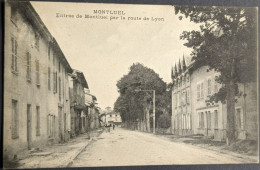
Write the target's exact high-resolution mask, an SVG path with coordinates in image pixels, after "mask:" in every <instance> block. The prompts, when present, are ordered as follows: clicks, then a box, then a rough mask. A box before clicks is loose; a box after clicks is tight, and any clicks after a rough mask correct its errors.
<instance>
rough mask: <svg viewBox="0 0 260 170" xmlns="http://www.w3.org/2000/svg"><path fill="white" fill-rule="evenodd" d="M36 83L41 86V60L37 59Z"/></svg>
mask: <svg viewBox="0 0 260 170" xmlns="http://www.w3.org/2000/svg"><path fill="white" fill-rule="evenodd" d="M36 85H37V86H38V87H39V86H40V66H39V60H36Z"/></svg>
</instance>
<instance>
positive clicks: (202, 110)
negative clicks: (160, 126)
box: [172, 62, 258, 140]
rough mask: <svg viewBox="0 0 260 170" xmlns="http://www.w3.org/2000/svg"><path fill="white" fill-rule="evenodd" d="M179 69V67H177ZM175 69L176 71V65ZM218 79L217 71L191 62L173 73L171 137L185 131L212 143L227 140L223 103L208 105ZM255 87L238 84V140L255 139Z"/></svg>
mask: <svg viewBox="0 0 260 170" xmlns="http://www.w3.org/2000/svg"><path fill="white" fill-rule="evenodd" d="M182 67H183V66H181V65H180V64H179V68H182ZM175 70H177V68H176V66H175ZM217 76H219V73H218V72H215V71H213V70H209V69H208V67H207V66H200V65H198V64H196V63H194V62H193V63H191V64H190V65H189V66H188V67H187V69H183V68H182V70H180V71H179V72H178V71H172V80H173V88H172V109H173V114H172V132H173V133H174V134H178V135H186V134H187V133H186V132H187V131H188V134H202V135H204V136H208V137H210V138H213V139H215V140H225V139H226V128H227V114H228V113H227V106H226V104H223V103H221V102H218V103H209V102H207V101H208V100H209V97H210V96H211V95H214V94H215V93H217V92H218V91H219V89H220V88H221V86H222V85H221V84H219V83H217V82H216V77H217ZM256 87H257V83H256V82H250V83H243V84H239V85H238V89H239V92H240V93H241V94H242V95H241V96H240V97H236V100H237V102H236V104H235V111H236V112H235V125H236V132H235V133H236V136H237V138H238V139H254V140H256V139H257V138H258V128H257V127H258V126H257V125H258V119H256V117H258V112H257V88H256ZM183 89H185V90H184V92H183ZM180 100H183V101H180ZM185 101H186V103H185ZM183 107H186V108H187V109H185V108H183ZM185 115H186V116H185ZM187 115H189V116H188V117H187ZM183 131H184V132H185V133H183Z"/></svg>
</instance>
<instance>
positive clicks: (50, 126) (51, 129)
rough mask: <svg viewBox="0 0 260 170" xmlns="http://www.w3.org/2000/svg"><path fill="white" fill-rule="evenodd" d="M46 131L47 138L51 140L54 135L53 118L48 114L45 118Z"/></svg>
mask: <svg viewBox="0 0 260 170" xmlns="http://www.w3.org/2000/svg"><path fill="white" fill-rule="evenodd" d="M47 131H48V137H49V138H53V137H54V135H55V116H54V115H51V114H49V115H48V116H47Z"/></svg>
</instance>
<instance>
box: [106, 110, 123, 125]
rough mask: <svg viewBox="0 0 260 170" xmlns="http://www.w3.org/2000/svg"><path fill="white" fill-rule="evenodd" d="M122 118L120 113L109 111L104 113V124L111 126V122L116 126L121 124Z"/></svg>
mask: <svg viewBox="0 0 260 170" xmlns="http://www.w3.org/2000/svg"><path fill="white" fill-rule="evenodd" d="M121 123H122V119H121V116H120V113H117V112H114V111H111V112H109V113H106V125H108V126H112V125H113V124H114V125H116V126H121Z"/></svg>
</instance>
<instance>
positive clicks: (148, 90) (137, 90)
mask: <svg viewBox="0 0 260 170" xmlns="http://www.w3.org/2000/svg"><path fill="white" fill-rule="evenodd" d="M135 91H152V92H153V133H155V90H135Z"/></svg>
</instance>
